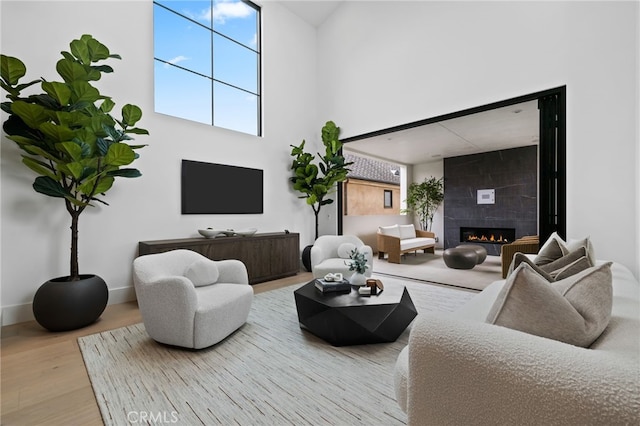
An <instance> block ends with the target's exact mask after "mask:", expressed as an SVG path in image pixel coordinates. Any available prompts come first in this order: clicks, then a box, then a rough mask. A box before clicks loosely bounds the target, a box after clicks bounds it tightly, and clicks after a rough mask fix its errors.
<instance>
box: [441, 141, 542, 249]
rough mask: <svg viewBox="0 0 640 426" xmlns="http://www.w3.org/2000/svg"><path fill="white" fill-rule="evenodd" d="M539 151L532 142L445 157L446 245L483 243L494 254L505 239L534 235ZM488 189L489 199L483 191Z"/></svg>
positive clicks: (506, 241)
mask: <svg viewBox="0 0 640 426" xmlns="http://www.w3.org/2000/svg"><path fill="white" fill-rule="evenodd" d="M537 156H538V147H537V146H535V145H533V146H527V147H522V148H513V149H505V150H500V151H492V152H486V153H482V154H472V155H464V156H460V157H451V158H445V160H444V241H443V242H444V248H449V247H455V246H458V245H460V244H471V243H473V244H482V246H483V247H485V248H486V249H487V254H489V255H494V256H498V255H500V247H501V246H502V245H503V244H505V243H508V242H511V241H513V240H515V239H516V238H520V237H522V236H525V235H536V234H537V233H538V231H537V230H538V200H537V194H538V177H537V176H538V159H537ZM479 190H480V193H479V192H478V191H479ZM487 190H492V191H491V194H492V197H491V198H490V202H485V201H486V200H485V199H484V198H483V197H481V195H482V194H484V193H485V192H486V191H487ZM492 236H493V238H492ZM469 238H472V240H471V241H470V240H469ZM501 238H502V239H501Z"/></svg>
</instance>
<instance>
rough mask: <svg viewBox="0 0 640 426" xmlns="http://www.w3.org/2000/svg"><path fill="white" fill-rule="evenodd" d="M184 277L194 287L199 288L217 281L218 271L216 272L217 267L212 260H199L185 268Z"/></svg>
mask: <svg viewBox="0 0 640 426" xmlns="http://www.w3.org/2000/svg"><path fill="white" fill-rule="evenodd" d="M184 276H185V277H187V278H188V279H189V280H190V281H191V282H192V283H193V285H194V286H196V287H200V286H205V285H210V284H214V283H215V282H216V281H218V277H219V276H220V271H218V266H217V265H216V263H215V262H214V261H213V260H210V259H199V260H196V261H195V262H193V263H191V264H190V265H189V266H187V269H186V270H185V271H184Z"/></svg>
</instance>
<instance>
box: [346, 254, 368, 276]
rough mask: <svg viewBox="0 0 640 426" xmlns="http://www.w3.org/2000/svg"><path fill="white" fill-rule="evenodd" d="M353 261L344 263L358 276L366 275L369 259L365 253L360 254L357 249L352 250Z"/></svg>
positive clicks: (350, 255) (351, 257) (350, 256)
mask: <svg viewBox="0 0 640 426" xmlns="http://www.w3.org/2000/svg"><path fill="white" fill-rule="evenodd" d="M349 258H350V259H351V261H349V262H344V263H345V265H348V266H349V270H350V271H356V272H357V273H358V274H364V273H365V272H366V271H367V268H368V267H369V265H367V258H366V257H365V255H364V253H360V252H359V251H358V249H357V248H355V249H353V250H351V253H349Z"/></svg>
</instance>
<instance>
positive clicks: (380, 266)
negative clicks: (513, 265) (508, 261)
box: [373, 250, 502, 290]
mask: <svg viewBox="0 0 640 426" xmlns="http://www.w3.org/2000/svg"><path fill="white" fill-rule="evenodd" d="M442 252H443V250H436V252H435V253H422V252H420V253H417V254H413V253H408V254H406V255H404V256H402V263H399V264H398V263H389V262H387V260H386V259H378V258H375V259H374V260H373V272H374V273H378V274H385V275H389V276H394V277H405V278H412V279H415V280H421V281H428V282H433V283H438V284H445V285H450V286H455V287H462V288H469V289H473V290H484V288H485V287H487V286H488V285H489V284H491V283H492V282H494V281H496V280H500V279H502V266H501V260H500V256H487V258H486V260H485V261H484V262H483V263H481V264H480V265H476V266H475V267H474V268H473V269H451V268H448V267H447V265H445V263H444V259H443V258H442Z"/></svg>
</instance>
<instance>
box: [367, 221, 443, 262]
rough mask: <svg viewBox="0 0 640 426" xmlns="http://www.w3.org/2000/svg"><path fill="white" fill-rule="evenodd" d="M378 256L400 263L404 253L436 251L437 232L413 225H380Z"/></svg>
mask: <svg viewBox="0 0 640 426" xmlns="http://www.w3.org/2000/svg"><path fill="white" fill-rule="evenodd" d="M377 244H378V247H377V248H378V258H379V259H384V255H385V253H386V255H387V261H388V262H390V263H400V259H401V257H402V255H403V254H404V253H410V252H415V251H418V250H424V252H425V253H427V252H429V253H435V247H436V234H434V233H433V232H430V231H422V230H419V229H418V230H416V228H415V227H414V226H413V224H411V225H391V226H380V227H378V233H377Z"/></svg>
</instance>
